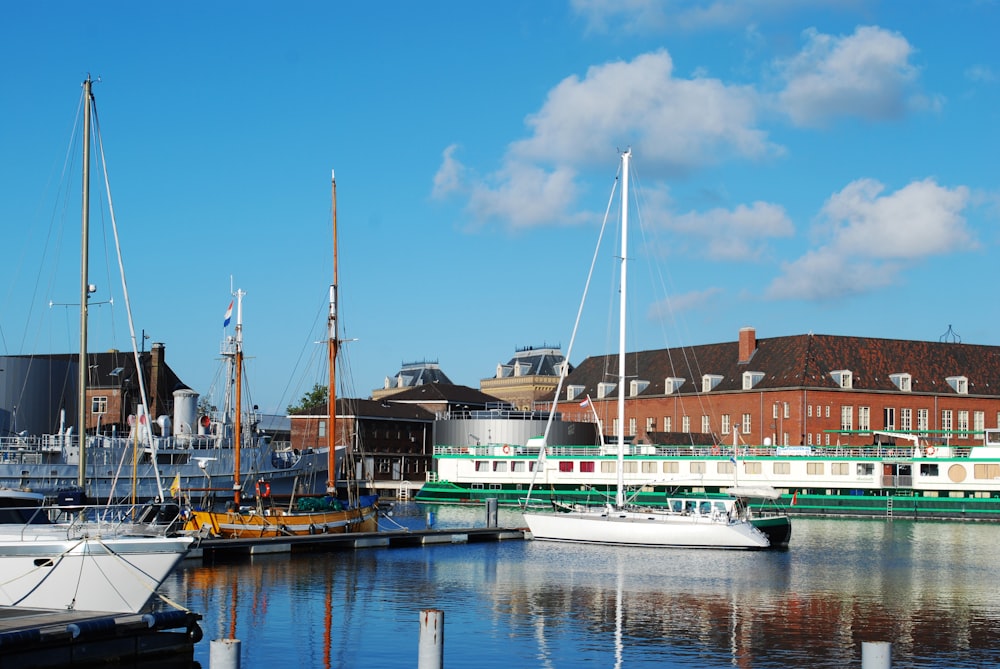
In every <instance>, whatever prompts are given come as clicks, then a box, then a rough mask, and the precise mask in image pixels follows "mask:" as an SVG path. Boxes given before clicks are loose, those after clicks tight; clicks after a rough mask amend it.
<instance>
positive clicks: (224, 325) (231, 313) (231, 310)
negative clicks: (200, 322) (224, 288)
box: [222, 300, 233, 328]
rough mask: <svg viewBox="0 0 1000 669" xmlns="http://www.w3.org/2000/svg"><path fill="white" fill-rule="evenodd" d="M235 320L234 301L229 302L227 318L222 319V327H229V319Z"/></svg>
mask: <svg viewBox="0 0 1000 669" xmlns="http://www.w3.org/2000/svg"><path fill="white" fill-rule="evenodd" d="M231 320H233V301H232V300H231V301H230V302H229V308H228V309H226V319H225V320H224V321H222V327H224V328H228V327H229V321H231Z"/></svg>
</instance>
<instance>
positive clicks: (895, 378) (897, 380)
mask: <svg viewBox="0 0 1000 669" xmlns="http://www.w3.org/2000/svg"><path fill="white" fill-rule="evenodd" d="M889 380H890V381H892V383H893V384H894V385H895V386H896V387H897V388H899V389H900V390H901V391H903V392H904V393H908V392H910V391H911V390H913V377H911V376H910V375H909V374H890V375H889Z"/></svg>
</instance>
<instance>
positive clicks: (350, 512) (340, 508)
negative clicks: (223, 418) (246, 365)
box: [186, 173, 378, 537]
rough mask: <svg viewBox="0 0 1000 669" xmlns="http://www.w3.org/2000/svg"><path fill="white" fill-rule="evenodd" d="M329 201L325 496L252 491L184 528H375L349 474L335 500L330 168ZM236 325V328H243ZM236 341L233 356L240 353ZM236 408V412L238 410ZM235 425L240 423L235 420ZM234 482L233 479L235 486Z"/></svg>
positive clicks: (258, 532)
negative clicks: (279, 500)
mask: <svg viewBox="0 0 1000 669" xmlns="http://www.w3.org/2000/svg"><path fill="white" fill-rule="evenodd" d="M331 200H332V204H333V214H332V219H333V283H332V284H331V285H330V307H329V313H328V316H327V341H326V344H327V363H328V365H329V380H328V384H329V385H328V387H327V416H328V420H329V423H328V426H327V434H326V444H327V449H326V450H327V481H326V493H327V494H326V497H324V498H322V499H316V498H311V497H303V498H300V499H299V500H298V502H297V506H296V507H294V508H293V507H292V504H291V503H289V505H288V507H287V508H280V507H276V506H274V505H273V498H271V497H270V496H269V495H266V494H258V495H257V496H256V508H252V509H247V508H242V507H241V506H240V505H239V504H235V505H234V508H232V509H227V510H225V511H213V510H208V509H206V510H200V509H195V510H192V511H191V514H190V517H189V520H188V522H187V525H186V529H187V530H188V531H191V532H208V533H210V534H213V535H215V536H220V537H240V536H243V537H257V536H282V535H295V534H316V533H342V532H374V531H377V530H378V507H377V503H378V496H377V495H365V496H359V495H358V494H357V491H356V490H355V482H354V481H353V479H352V478H351V477H348V481H347V484H348V485H347V491H348V492H347V500H346V502H347V503H346V504H344V503H342V502H341V501H340V500H339V499H337V464H338V463H337V457H336V452H337V447H336V446H337V445H336V437H337V397H336V380H337V376H336V367H337V357H338V354H339V344H340V339H339V336H338V324H337V297H338V296H337V279H338V276H337V272H338V267H337V256H338V248H337V181H336V175H335V174H333V173H331ZM240 328H241V326H240V325H238V326H237V332H240V331H241V329H240ZM239 349H240V347H239V346H237V351H236V355H237V357H239V356H240V353H239ZM237 413H238V412H237ZM237 424H238V423H237ZM237 480H238V479H237ZM236 485H237V483H234V487H235V486H236ZM257 485H258V488H263V489H264V490H266V489H267V487H268V486H269V484H268V482H267V480H266V479H260V480H259V481H258V482H257Z"/></svg>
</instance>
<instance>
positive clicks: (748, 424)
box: [740, 413, 753, 434]
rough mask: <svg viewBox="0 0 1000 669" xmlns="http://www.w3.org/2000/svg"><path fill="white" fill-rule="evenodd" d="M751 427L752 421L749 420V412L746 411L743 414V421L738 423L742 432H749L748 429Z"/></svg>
mask: <svg viewBox="0 0 1000 669" xmlns="http://www.w3.org/2000/svg"><path fill="white" fill-rule="evenodd" d="M752 427H753V424H752V422H751V420H750V414H748V413H745V414H743V421H742V422H741V423H740V431H741V432H742V433H743V434H750V429H751V428H752Z"/></svg>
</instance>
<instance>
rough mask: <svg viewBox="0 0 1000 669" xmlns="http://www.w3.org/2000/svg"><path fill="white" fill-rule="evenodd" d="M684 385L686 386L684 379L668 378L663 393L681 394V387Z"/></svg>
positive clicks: (664, 383)
mask: <svg viewBox="0 0 1000 669" xmlns="http://www.w3.org/2000/svg"><path fill="white" fill-rule="evenodd" d="M683 385H684V379H681V378H677V377H675V376H668V377H667V378H666V379H664V381H663V392H665V393H666V394H667V395H670V394H672V393H676V392H680V389H681V386H683Z"/></svg>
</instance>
